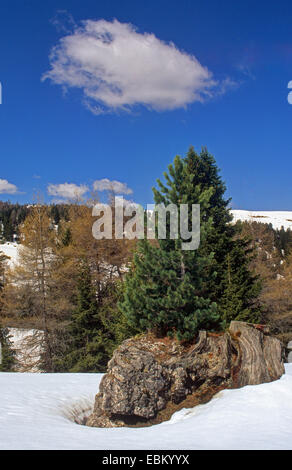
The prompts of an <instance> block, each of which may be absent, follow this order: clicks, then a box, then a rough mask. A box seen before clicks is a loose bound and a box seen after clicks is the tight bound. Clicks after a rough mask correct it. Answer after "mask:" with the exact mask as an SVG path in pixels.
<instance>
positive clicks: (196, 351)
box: [87, 321, 284, 427]
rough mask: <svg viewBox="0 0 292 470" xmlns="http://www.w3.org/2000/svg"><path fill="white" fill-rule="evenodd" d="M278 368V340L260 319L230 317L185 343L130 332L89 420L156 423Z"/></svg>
mask: <svg viewBox="0 0 292 470" xmlns="http://www.w3.org/2000/svg"><path fill="white" fill-rule="evenodd" d="M282 374H284V364H283V347H282V344H281V343H280V341H279V340H278V339H276V338H273V337H271V336H269V331H268V328H267V327H265V326H262V325H252V324H248V323H243V322H237V321H233V322H231V324H230V328H229V330H228V331H227V332H225V333H221V334H220V333H219V334H215V333H213V334H212V333H207V332H206V331H201V332H200V333H199V335H198V338H196V341H195V342H194V343H193V344H191V345H190V344H189V345H187V346H185V345H182V344H180V343H178V342H177V341H176V340H174V339H169V338H164V339H158V338H154V337H153V336H151V335H144V336H140V337H136V338H131V339H129V340H127V341H124V343H122V344H121V346H119V347H118V348H117V349H116V351H115V352H114V355H113V358H112V359H111V361H110V362H109V363H108V372H107V374H106V375H104V377H103V379H102V381H101V383H100V389H99V393H98V394H97V395H96V400H95V406H94V411H93V413H92V415H91V416H90V417H89V418H88V421H87V425H88V426H98V427H115V426H137V425H140V426H142V425H151V424H154V423H159V422H161V421H164V420H166V419H169V418H170V416H171V415H172V413H173V412H175V411H177V410H179V409H181V408H185V407H192V406H195V405H197V404H200V403H206V402H207V401H209V400H210V399H211V398H212V396H213V395H214V394H216V393H217V392H218V391H220V390H222V389H224V388H238V387H243V386H245V385H257V384H260V383H265V382H272V381H273V380H277V379H279V378H280V377H281V375H282Z"/></svg>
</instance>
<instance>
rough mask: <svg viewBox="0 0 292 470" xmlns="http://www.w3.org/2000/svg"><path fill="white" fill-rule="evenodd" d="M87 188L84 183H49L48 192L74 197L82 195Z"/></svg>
mask: <svg viewBox="0 0 292 470" xmlns="http://www.w3.org/2000/svg"><path fill="white" fill-rule="evenodd" d="M88 190H89V188H88V187H87V186H85V185H80V186H78V185H77V184H74V183H61V184H49V186H48V194H49V195H50V196H57V197H61V198H64V199H76V198H80V197H82V196H83V195H84V194H85V193H87V191H88Z"/></svg>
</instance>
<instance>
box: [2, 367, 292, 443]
mask: <svg viewBox="0 0 292 470" xmlns="http://www.w3.org/2000/svg"><path fill="white" fill-rule="evenodd" d="M286 372H287V373H286V375H284V376H283V377H282V378H281V379H280V380H278V381H276V382H272V383H270V384H263V385H256V386H248V387H244V388H242V389H237V390H225V391H223V392H220V393H219V394H218V395H217V396H216V397H215V398H213V400H211V402H209V403H207V404H206V405H201V406H197V407H195V408H193V409H188V410H186V409H185V410H182V411H180V412H178V413H176V414H175V415H173V417H172V419H171V420H170V421H168V422H166V423H162V424H160V425H156V426H152V427H148V428H139V429H138V428H112V429H102V428H88V427H86V426H82V425H80V424H76V423H75V422H74V419H75V420H77V421H79V422H81V421H82V418H83V417H84V416H87V415H88V414H89V413H90V410H91V407H92V406H93V402H94V396H95V393H96V392H97V389H98V384H99V381H100V379H101V377H102V375H101V374H21V373H0V390H1V392H0V393H1V400H0V448H1V449H150V450H152V449H292V427H291V422H292V400H291V396H292V364H289V365H286Z"/></svg>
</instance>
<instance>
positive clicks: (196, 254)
mask: <svg viewBox="0 0 292 470" xmlns="http://www.w3.org/2000/svg"><path fill="white" fill-rule="evenodd" d="M168 170H169V173H164V176H165V179H166V185H164V184H163V183H162V182H161V181H160V180H157V182H158V185H159V187H160V191H158V190H157V189H155V188H153V192H154V200H155V203H156V204H161V203H163V204H164V205H165V206H167V205H168V204H170V203H172V204H175V205H177V206H179V205H180V204H190V197H189V196H190V195H189V192H188V191H189V190H190V189H191V191H193V187H192V186H190V188H188V184H189V174H188V171H187V165H186V163H185V161H184V160H183V159H181V158H180V157H179V156H177V157H175V160H174V164H173V165H169V167H168ZM212 194H213V190H212V188H209V187H208V188H206V189H201V188H200V187H198V188H197V200H196V201H194V202H193V203H196V204H200V205H201V207H203V208H204V209H205V210H207V208H208V207H209V204H210V198H211V196H212ZM211 223H212V219H211V218H210V217H208V216H207V215H206V216H205V217H203V218H202V221H201V240H202V241H205V239H206V236H207V234H208V232H209V230H210V225H211ZM181 243H182V240H181V239H177V240H173V239H171V238H170V236H169V231H168V237H167V238H166V239H159V240H158V245H159V246H158V247H156V246H151V245H150V243H149V242H147V241H144V242H142V243H140V246H139V250H138V253H137V254H136V256H135V258H134V262H133V266H132V270H131V272H130V274H129V276H128V277H127V280H126V287H125V296H124V301H123V302H122V303H121V304H120V308H121V310H122V312H124V314H125V315H126V316H127V318H128V319H129V322H130V324H131V325H133V326H134V325H137V326H138V327H139V328H140V329H141V330H142V331H145V330H154V331H155V332H156V333H157V334H159V335H164V334H166V333H167V334H171V335H173V334H175V335H176V336H177V338H178V339H186V340H189V339H191V338H193V337H194V335H195V334H196V332H197V331H198V330H199V329H202V328H207V329H213V328H216V327H217V326H218V321H219V316H218V313H217V306H216V304H215V302H211V300H210V298H209V296H208V294H205V295H203V294H202V292H203V290H204V289H203V288H204V280H205V278H206V273H208V270H209V267H210V266H211V264H212V262H213V261H212V259H213V254H212V253H202V252H200V251H198V250H190V251H184V250H182V248H181Z"/></svg>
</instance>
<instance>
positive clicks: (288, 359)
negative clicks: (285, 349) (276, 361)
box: [287, 351, 292, 363]
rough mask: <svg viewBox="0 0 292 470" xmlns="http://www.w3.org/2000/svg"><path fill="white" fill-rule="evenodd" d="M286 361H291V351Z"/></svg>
mask: <svg viewBox="0 0 292 470" xmlns="http://www.w3.org/2000/svg"><path fill="white" fill-rule="evenodd" d="M287 361H288V362H289V363H291V362H292V351H290V352H289V354H288V358H287Z"/></svg>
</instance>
